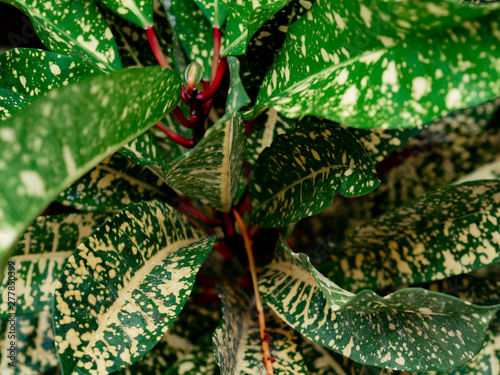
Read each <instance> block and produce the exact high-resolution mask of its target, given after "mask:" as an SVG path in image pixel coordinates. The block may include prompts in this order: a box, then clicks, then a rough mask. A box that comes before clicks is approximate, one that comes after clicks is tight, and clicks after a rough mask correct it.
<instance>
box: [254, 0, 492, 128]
mask: <svg viewBox="0 0 500 375" xmlns="http://www.w3.org/2000/svg"><path fill="white" fill-rule="evenodd" d="M499 8H500V3H490V4H470V3H464V2H457V1H453V0H447V1H441V2H433V1H424V0H419V1H409V0H405V1H385V2H377V3H376V4H374V3H373V1H372V0H357V1H349V2H338V1H337V2H335V1H333V2H332V1H329V0H320V1H316V2H315V3H314V5H313V6H312V7H311V9H310V10H309V11H308V13H307V15H306V16H304V17H302V18H301V19H300V20H299V21H297V22H295V23H294V24H293V25H292V26H291V27H290V29H289V31H288V34H287V38H286V41H285V43H284V45H283V47H282V48H281V51H280V53H279V55H278V56H277V57H276V59H275V62H274V65H273V66H272V68H271V69H269V71H268V73H267V76H266V78H265V79H264V82H263V84H262V87H261V89H260V92H259V96H258V98H257V103H256V104H257V112H261V111H262V110H263V108H265V107H266V106H272V107H274V108H275V109H276V110H278V111H279V112H280V113H282V114H284V115H285V116H286V117H289V118H298V117H301V116H304V115H308V114H310V115H315V116H320V117H324V118H328V119H330V120H332V121H336V122H340V123H343V124H346V125H349V126H352V127H357V128H401V127H413V126H419V125H423V124H426V123H429V122H430V121H432V120H434V119H436V118H439V117H441V116H444V115H446V114H447V113H449V112H451V111H453V110H456V109H460V108H464V107H467V106H471V105H476V104H479V103H482V102H484V101H486V100H489V99H492V98H493V97H495V96H497V95H499V94H500V65H499V64H497V60H498V59H499V58H500V50H499V49H498V48H496V46H497V45H498V43H499V40H500V34H499V33H498V31H497V30H498V29H499V27H500V24H499V22H498V14H499V13H498V9H499ZM417 19H418V21H416V20H417ZM464 45H467V46H468V47H469V48H467V49H466V50H464V49H463V46H464ZM410 46H411V48H410Z"/></svg>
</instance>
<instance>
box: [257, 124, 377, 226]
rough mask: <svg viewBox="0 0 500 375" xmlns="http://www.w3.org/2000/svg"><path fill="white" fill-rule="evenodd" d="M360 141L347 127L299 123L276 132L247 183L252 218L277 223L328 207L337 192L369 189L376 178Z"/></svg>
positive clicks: (357, 193) (261, 222)
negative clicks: (278, 133)
mask: <svg viewBox="0 0 500 375" xmlns="http://www.w3.org/2000/svg"><path fill="white" fill-rule="evenodd" d="M374 173H375V170H374V167H373V165H372V163H371V160H370V158H369V157H368V156H367V155H366V152H365V151H364V149H363V147H362V146H361V145H360V144H359V142H358V141H357V140H356V139H355V138H354V137H353V136H352V134H350V133H349V132H348V131H347V130H345V129H343V128H341V127H337V126H332V125H325V124H300V125H298V126H297V127H296V128H295V129H294V130H292V131H289V132H287V133H286V134H284V135H281V136H278V137H277V138H275V140H274V142H273V143H272V145H271V146H270V147H268V148H267V149H265V150H264V151H263V152H262V153H261V155H260V157H259V160H258V161H257V165H256V167H255V170H254V173H253V175H252V179H251V180H250V185H249V194H250V199H251V201H252V209H253V213H252V222H254V223H255V224H258V225H260V226H266V227H279V226H284V225H285V224H288V223H291V222H293V221H297V220H299V219H301V218H304V217H307V216H311V215H313V214H315V213H317V212H320V211H322V210H324V209H325V208H327V207H328V206H329V205H330V203H332V200H333V197H334V196H335V194H336V193H337V192H338V193H339V194H341V195H343V196H346V197H356V196H360V195H364V194H368V193H369V192H371V191H372V190H373V189H375V188H376V187H377V186H378V184H379V181H378V179H376V178H375V177H374Z"/></svg>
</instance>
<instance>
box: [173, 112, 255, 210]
mask: <svg viewBox="0 0 500 375" xmlns="http://www.w3.org/2000/svg"><path fill="white" fill-rule="evenodd" d="M244 152H245V125H244V123H243V121H242V120H241V116H240V115H239V114H235V115H234V116H233V118H231V119H230V120H227V121H225V122H221V123H219V124H217V125H214V126H212V127H211V128H210V129H209V130H208V131H207V132H206V133H205V135H204V136H203V138H202V139H201V141H200V143H199V144H198V145H197V146H196V147H195V148H194V149H193V150H192V151H190V152H188V153H187V154H186V155H185V156H184V157H182V158H179V159H178V160H177V161H175V162H174V163H173V164H172V168H171V169H169V170H168V171H167V176H166V177H167V178H166V181H167V184H168V185H169V186H172V187H174V188H175V189H178V190H180V191H181V192H182V193H184V194H186V195H187V196H189V197H192V198H196V199H199V200H200V201H201V202H203V203H204V204H206V205H208V206H210V207H212V208H215V209H217V210H221V211H229V210H230V209H231V203H232V202H233V199H234V197H235V196H236V193H237V190H238V181H239V178H240V172H241V169H242V167H243V155H244ZM207 155H209V157H207Z"/></svg>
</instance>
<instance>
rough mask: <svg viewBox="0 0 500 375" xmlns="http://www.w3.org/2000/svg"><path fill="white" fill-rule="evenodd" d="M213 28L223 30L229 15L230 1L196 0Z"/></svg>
mask: <svg viewBox="0 0 500 375" xmlns="http://www.w3.org/2000/svg"><path fill="white" fill-rule="evenodd" d="M195 2H196V5H198V7H199V8H200V9H201V11H202V12H203V14H204V15H205V17H206V18H207V19H208V20H210V23H211V24H212V26H213V27H217V28H219V29H220V28H221V26H222V25H223V24H224V22H226V18H227V15H228V13H229V7H230V4H231V1H230V0H195Z"/></svg>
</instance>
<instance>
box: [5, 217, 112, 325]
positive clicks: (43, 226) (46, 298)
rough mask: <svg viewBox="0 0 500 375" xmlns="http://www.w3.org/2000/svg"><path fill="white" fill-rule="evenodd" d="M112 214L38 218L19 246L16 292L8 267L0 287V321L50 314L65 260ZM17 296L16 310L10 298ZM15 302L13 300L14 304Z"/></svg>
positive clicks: (14, 260)
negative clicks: (41, 313) (41, 312)
mask: <svg viewBox="0 0 500 375" xmlns="http://www.w3.org/2000/svg"><path fill="white" fill-rule="evenodd" d="M109 217H110V215H109V214H104V213H85V214H69V215H65V214H61V215H51V216H39V217H38V218H37V219H36V220H35V222H34V223H33V224H32V225H31V226H30V227H28V229H27V230H26V232H24V234H23V235H22V237H21V239H20V240H19V242H18V243H17V248H16V250H15V252H14V254H13V256H12V257H10V258H9V262H14V267H15V275H16V283H15V291H14V292H13V293H9V291H10V290H9V288H8V286H9V273H8V267H6V269H5V270H4V277H3V283H2V284H1V285H0V317H2V318H6V317H8V316H10V315H11V314H13V313H15V315H16V316H22V315H32V314H35V313H38V312H40V311H50V308H51V304H52V297H53V295H54V290H55V286H56V282H57V280H58V279H59V275H60V273H61V272H62V269H63V268H64V265H65V263H66V260H67V259H68V258H69V257H70V256H71V254H72V253H73V251H74V250H75V249H76V248H77V247H78V245H80V244H81V243H82V242H83V241H84V240H85V239H86V238H87V237H88V236H89V235H90V234H91V233H92V231H93V230H94V229H96V228H97V227H98V226H99V225H101V224H102V223H103V222H104V221H105V220H106V219H108V218H109ZM12 296H15V301H16V303H15V305H14V306H15V310H12V309H11V308H10V307H12V305H9V300H11V299H10V298H9V297H12ZM11 301H12V300H11Z"/></svg>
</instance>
